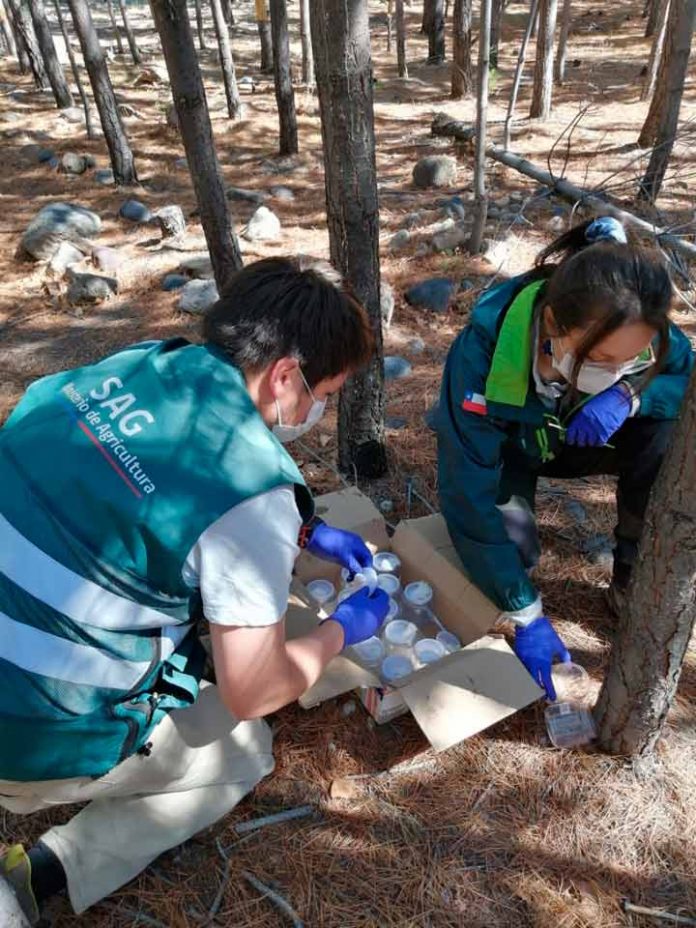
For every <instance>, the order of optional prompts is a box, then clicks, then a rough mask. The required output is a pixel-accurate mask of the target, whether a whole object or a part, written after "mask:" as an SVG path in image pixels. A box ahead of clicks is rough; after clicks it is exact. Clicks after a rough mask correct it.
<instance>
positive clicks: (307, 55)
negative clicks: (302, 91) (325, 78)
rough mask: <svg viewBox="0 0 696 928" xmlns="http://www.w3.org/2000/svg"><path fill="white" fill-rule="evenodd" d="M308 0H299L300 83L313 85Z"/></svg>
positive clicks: (312, 53) (312, 58)
mask: <svg viewBox="0 0 696 928" xmlns="http://www.w3.org/2000/svg"><path fill="white" fill-rule="evenodd" d="M309 17H310V11H309V0H300V39H301V41H302V83H303V84H304V85H305V86H306V87H313V86H314V52H313V51H312V34H311V27H310V18H309Z"/></svg>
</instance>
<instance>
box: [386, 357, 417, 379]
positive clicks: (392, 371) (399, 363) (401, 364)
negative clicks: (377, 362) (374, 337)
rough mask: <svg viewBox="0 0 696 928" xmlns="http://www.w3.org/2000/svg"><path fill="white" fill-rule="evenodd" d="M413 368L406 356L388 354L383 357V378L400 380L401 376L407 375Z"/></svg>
mask: <svg viewBox="0 0 696 928" xmlns="http://www.w3.org/2000/svg"><path fill="white" fill-rule="evenodd" d="M412 370H413V368H412V367H411V364H410V363H409V362H408V361H407V360H406V358H400V357H399V356H398V355H395V354H388V355H386V356H385V358H384V379H385V380H401V379H402V377H408V376H409V374H411V372H412Z"/></svg>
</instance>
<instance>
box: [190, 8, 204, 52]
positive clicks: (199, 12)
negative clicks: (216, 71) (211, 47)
mask: <svg viewBox="0 0 696 928" xmlns="http://www.w3.org/2000/svg"><path fill="white" fill-rule="evenodd" d="M193 2H194V6H195V10H196V31H197V32H198V47H199V48H200V50H201V51H202V52H204V51H206V49H207V47H208V46H207V45H206V44H205V28H204V25H203V7H202V4H201V0H193Z"/></svg>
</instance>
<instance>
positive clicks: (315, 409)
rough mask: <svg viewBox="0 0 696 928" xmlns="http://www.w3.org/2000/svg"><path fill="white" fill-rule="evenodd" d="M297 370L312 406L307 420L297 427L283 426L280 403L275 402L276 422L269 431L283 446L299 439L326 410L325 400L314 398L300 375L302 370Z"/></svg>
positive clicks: (303, 377) (303, 376) (302, 375)
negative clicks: (310, 398)
mask: <svg viewBox="0 0 696 928" xmlns="http://www.w3.org/2000/svg"><path fill="white" fill-rule="evenodd" d="M298 370H299V371H300V377H301V378H302V383H303V384H304V385H305V387H306V389H307V393H309V395H310V396H311V397H312V405H311V406H310V408H309V412H308V413H307V418H306V419H305V421H304V422H300V423H298V424H297V425H283V416H282V414H281V411H280V403H279V402H278V400H276V401H275V405H276V412H277V413H278V421H277V423H276V424H275V425H274V426H273V428H272V430H271V431H272V432H273V434H274V435H275V437H276V438H277V439H278V441H281V442H282V443H283V444H284V445H285V444H287V443H288V442H291V441H295V439H296V438H300V437H301V436H302V435H304V434H305V433H306V432H308V431H309V430H310V429H311V428H312V427H313V426H315V425H316V424H317V422H318V421H319V420H320V419H321V417H322V416H323V415H324V410H325V409H326V400H318V399H317V398H316V397H315V395H314V394H313V393H312V390H311V388H310V386H309V384H308V383H307V381H306V380H305V375H304V374H303V373H302V370H301V369H300V368H298Z"/></svg>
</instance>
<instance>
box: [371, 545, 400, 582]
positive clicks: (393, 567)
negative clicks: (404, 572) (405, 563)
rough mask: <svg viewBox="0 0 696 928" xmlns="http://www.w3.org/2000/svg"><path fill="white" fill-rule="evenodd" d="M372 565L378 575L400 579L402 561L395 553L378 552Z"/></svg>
mask: <svg viewBox="0 0 696 928" xmlns="http://www.w3.org/2000/svg"><path fill="white" fill-rule="evenodd" d="M372 565H373V567H374V568H375V570H376V571H377V573H378V574H393V575H394V576H395V577H398V576H399V574H400V573H401V560H400V559H399V557H398V556H397V555H396V554H394V552H393V551H378V552H377V554H375V556H374V557H373V558H372Z"/></svg>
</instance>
